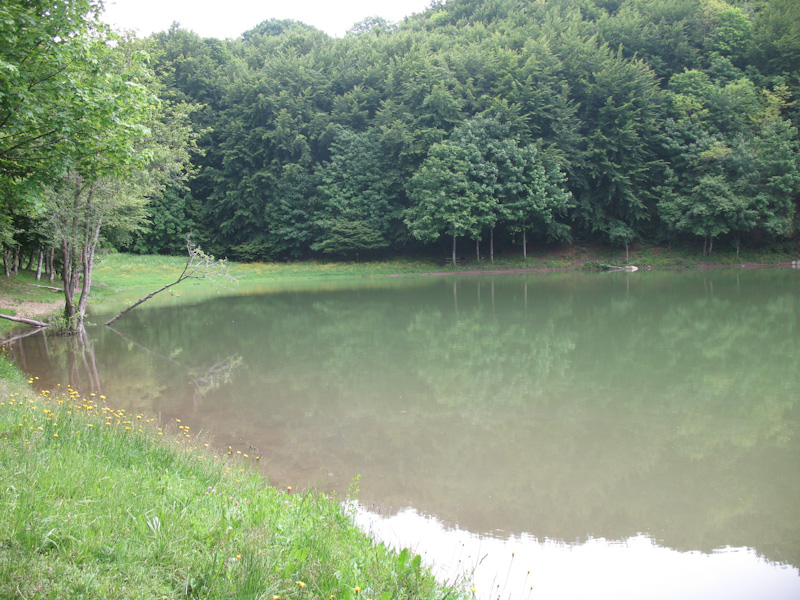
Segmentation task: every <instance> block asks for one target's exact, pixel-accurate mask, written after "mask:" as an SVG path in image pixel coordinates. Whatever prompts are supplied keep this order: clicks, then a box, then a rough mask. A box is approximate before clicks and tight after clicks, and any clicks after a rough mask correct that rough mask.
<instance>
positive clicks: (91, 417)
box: [0, 359, 459, 600]
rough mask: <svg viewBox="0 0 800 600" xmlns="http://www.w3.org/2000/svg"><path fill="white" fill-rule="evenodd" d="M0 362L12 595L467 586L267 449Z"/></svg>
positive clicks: (3, 554) (2, 541) (1, 502)
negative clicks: (215, 437)
mask: <svg viewBox="0 0 800 600" xmlns="http://www.w3.org/2000/svg"><path fill="white" fill-rule="evenodd" d="M0 371H2V375H3V381H2V383H0V480H2V482H3V489H2V494H0V598H31V599H32V598H159V599H167V598H226V599H228V598H247V599H250V600H252V599H267V600H270V599H271V600H277V599H278V598H286V599H289V598H293V599H302V598H324V599H331V598H343V599H351V600H352V599H356V598H371V599H373V600H378V599H380V600H390V599H400V598H415V599H416V598H419V599H423V600H424V599H426V598H431V599H432V598H444V597H450V598H454V597H459V594H458V593H457V592H456V591H455V590H452V589H451V590H446V589H444V588H442V587H441V586H439V585H437V584H436V583H435V582H434V580H433V577H432V576H431V575H430V574H429V572H428V571H427V570H426V569H425V567H423V566H421V564H420V560H419V558H417V557H413V556H412V555H411V554H410V553H409V552H408V551H403V552H400V553H397V552H394V551H391V550H388V549H386V548H385V547H383V546H381V545H376V544H374V543H373V542H372V541H371V540H370V538H369V537H368V536H367V535H366V534H364V533H363V532H361V531H359V530H358V529H357V528H356V527H355V525H354V524H353V520H352V517H351V515H349V514H348V513H347V512H346V511H345V510H343V509H342V508H341V506H340V504H339V503H338V502H337V501H336V499H333V498H330V497H326V496H324V495H319V494H313V493H308V494H294V493H291V491H289V490H278V489H275V488H272V487H269V486H268V485H266V483H265V481H264V480H263V478H262V477H261V476H260V475H259V474H258V473H257V472H256V470H255V469H253V468H252V466H251V464H252V463H251V461H253V460H255V457H244V456H241V457H237V458H229V457H227V456H215V455H214V453H213V451H212V450H211V449H209V448H207V447H206V445H205V444H203V443H202V442H201V441H200V440H198V439H196V438H195V436H194V435H193V434H192V433H191V432H190V431H189V430H188V428H185V427H182V426H181V425H180V423H179V422H178V423H174V424H171V428H169V430H168V428H167V427H166V426H159V424H158V423H154V422H153V420H152V419H149V418H148V417H146V416H145V415H128V414H125V413H124V412H121V411H115V410H112V409H109V408H106V407H104V405H103V398H102V397H96V398H81V397H79V395H78V394H77V393H76V392H74V391H72V390H69V389H65V390H64V391H63V393H60V394H54V395H53V396H52V397H50V395H48V394H44V395H36V394H34V393H33V392H31V391H30V388H29V387H28V382H27V381H26V380H25V379H24V377H23V376H22V375H21V374H20V373H19V372H18V371H17V370H16V369H15V368H14V367H13V366H12V365H9V364H8V363H7V362H6V361H5V359H0ZM161 427H164V429H162V428H161Z"/></svg>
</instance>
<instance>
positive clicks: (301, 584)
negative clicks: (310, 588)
mask: <svg viewBox="0 0 800 600" xmlns="http://www.w3.org/2000/svg"><path fill="white" fill-rule="evenodd" d="M297 585H299V586H300V587H301V588H304V587H306V584H305V583H303V582H302V581H298V582H297Z"/></svg>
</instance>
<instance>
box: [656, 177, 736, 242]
mask: <svg viewBox="0 0 800 600" xmlns="http://www.w3.org/2000/svg"><path fill="white" fill-rule="evenodd" d="M737 205H738V203H737V201H736V198H735V197H734V194H733V191H732V190H731V188H730V186H729V185H728V183H727V181H725V179H724V178H723V177H722V176H719V175H716V176H715V175H703V176H702V177H700V180H699V181H698V182H697V185H695V186H694V187H693V188H692V189H691V192H690V193H689V194H688V195H679V194H670V195H668V196H666V197H665V198H664V199H663V200H662V201H661V203H660V204H659V209H660V211H661V218H662V219H663V220H664V221H665V222H666V223H667V224H668V225H670V226H671V227H672V228H674V229H675V231H677V232H680V233H689V234H691V235H696V236H700V237H702V238H703V255H704V256H705V255H706V254H710V253H711V251H712V249H713V248H714V239H715V238H717V237H718V236H720V235H722V234H724V233H728V232H729V231H730V230H731V225H732V221H733V220H734V219H735V218H737V217H738V214H737V213H738V212H739V211H738V210H737V209H738V208H739V207H738V206H737Z"/></svg>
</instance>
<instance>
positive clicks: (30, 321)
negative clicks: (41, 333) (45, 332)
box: [0, 314, 52, 327]
mask: <svg viewBox="0 0 800 600" xmlns="http://www.w3.org/2000/svg"><path fill="white" fill-rule="evenodd" d="M0 318H3V319H8V320H9V321H14V322H16V323H25V324H26V325H33V326H34V327H50V325H52V323H44V322H42V321H35V320H33V319H26V318H25V317H12V316H11V315H3V314H0Z"/></svg>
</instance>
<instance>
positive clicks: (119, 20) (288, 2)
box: [103, 0, 431, 39]
mask: <svg viewBox="0 0 800 600" xmlns="http://www.w3.org/2000/svg"><path fill="white" fill-rule="evenodd" d="M430 3H431V0H383V1H380V0H106V14H105V18H104V19H103V20H104V21H105V22H107V23H109V24H111V25H114V26H115V27H116V28H117V29H122V30H130V29H133V30H136V31H137V32H138V34H139V35H140V36H147V35H149V34H151V33H153V32H155V31H164V30H166V29H168V28H169V26H170V25H171V24H172V23H173V21H177V22H179V23H180V24H181V26H182V27H183V28H184V29H190V30H192V31H194V32H195V33H197V34H199V35H200V36H202V37H216V38H220V39H225V38H236V37H238V36H239V35H241V34H242V33H244V32H245V31H247V30H249V29H252V28H253V27H255V26H256V25H258V24H259V23H261V22H262V21H266V20H267V19H294V20H296V21H302V22H303V23H306V24H308V25H313V26H314V27H316V28H317V29H321V30H322V31H325V32H327V33H328V34H329V35H333V36H336V37H342V36H343V35H344V34H345V32H346V31H347V30H348V29H350V28H351V27H352V26H353V25H354V24H355V23H357V22H359V21H361V20H363V19H364V18H366V17H373V16H378V17H383V18H384V19H386V20H387V21H390V22H399V21H402V20H403V18H404V17H406V16H408V15H410V14H412V13H419V12H422V11H423V10H425V9H426V8H427V7H428V6H430Z"/></svg>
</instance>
